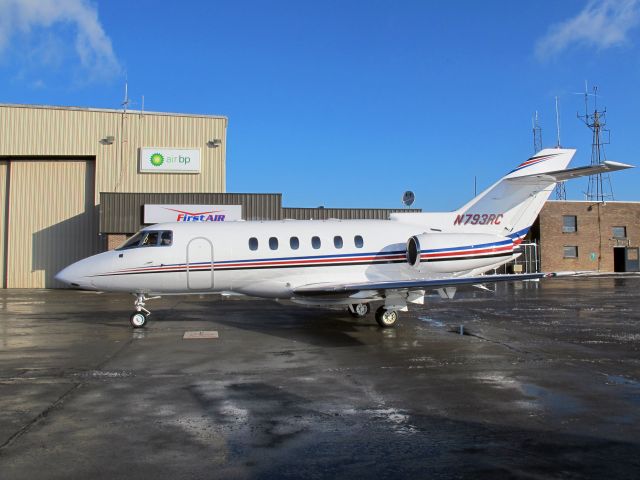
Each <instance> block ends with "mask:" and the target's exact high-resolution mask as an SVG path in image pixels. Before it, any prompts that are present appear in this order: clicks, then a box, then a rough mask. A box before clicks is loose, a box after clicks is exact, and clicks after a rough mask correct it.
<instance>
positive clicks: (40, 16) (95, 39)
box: [0, 0, 122, 80]
mask: <svg viewBox="0 0 640 480" xmlns="http://www.w3.org/2000/svg"><path fill="white" fill-rule="evenodd" d="M69 31H73V36H74V37H75V38H74V41H73V46H71V45H70V44H69V42H68V39H67V38H64V35H65V33H66V34H67V35H68V32H69ZM43 33H44V34H43ZM9 55H12V56H16V57H21V58H27V59H29V58H31V59H33V58H37V59H39V61H40V62H42V63H44V64H51V63H55V64H57V65H58V66H59V65H60V63H61V59H62V58H67V57H72V58H75V62H76V63H77V62H79V66H80V67H81V69H82V71H83V77H84V78H87V77H88V78H90V79H92V80H97V79H104V78H108V77H113V76H115V75H119V74H120V73H121V71H122V68H121V66H120V63H119V62H118V59H117V58H116V55H115V53H114V51H113V47H112V45H111V40H110V39H109V37H108V36H107V34H106V33H105V31H104V29H103V28H102V25H101V24H100V21H99V19H98V11H97V8H96V7H95V6H94V5H93V4H91V3H89V2H88V1H87V0H0V57H3V56H9ZM52 59H56V61H55V62H52Z"/></svg>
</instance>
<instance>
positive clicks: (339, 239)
mask: <svg viewBox="0 0 640 480" xmlns="http://www.w3.org/2000/svg"><path fill="white" fill-rule="evenodd" d="M333 245H334V246H335V247H336V248H342V237H340V236H338V235H336V236H335V237H333Z"/></svg>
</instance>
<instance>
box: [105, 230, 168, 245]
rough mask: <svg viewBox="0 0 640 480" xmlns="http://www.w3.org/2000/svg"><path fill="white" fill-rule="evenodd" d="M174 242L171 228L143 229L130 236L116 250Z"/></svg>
mask: <svg viewBox="0 0 640 480" xmlns="http://www.w3.org/2000/svg"><path fill="white" fill-rule="evenodd" d="M172 243H173V232H172V231H171V230H142V231H140V232H138V233H136V234H135V235H134V236H133V237H131V238H129V239H128V240H127V241H126V242H124V243H123V244H122V245H120V246H119V247H118V248H116V250H127V249H130V248H138V247H168V246H171V244H172Z"/></svg>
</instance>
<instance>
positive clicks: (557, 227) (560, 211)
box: [531, 201, 640, 272]
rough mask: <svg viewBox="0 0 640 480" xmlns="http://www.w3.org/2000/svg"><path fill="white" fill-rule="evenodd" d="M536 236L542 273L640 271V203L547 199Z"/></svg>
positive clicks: (539, 218) (533, 232)
mask: <svg viewBox="0 0 640 480" xmlns="http://www.w3.org/2000/svg"><path fill="white" fill-rule="evenodd" d="M531 234H532V238H533V239H535V240H536V241H537V243H538V244H539V245H540V262H541V264H540V268H541V270H542V271H547V272H551V271H563V270H565V271H566V270H597V271H601V272H637V271H640V265H639V262H638V247H639V246H640V202H605V203H598V202H592V201H548V202H547V203H546V204H545V206H544V207H543V209H542V211H541V212H540V216H539V217H538V220H537V221H536V223H535V224H534V227H533V229H532V232H531Z"/></svg>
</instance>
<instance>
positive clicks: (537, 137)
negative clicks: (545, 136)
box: [531, 110, 542, 154]
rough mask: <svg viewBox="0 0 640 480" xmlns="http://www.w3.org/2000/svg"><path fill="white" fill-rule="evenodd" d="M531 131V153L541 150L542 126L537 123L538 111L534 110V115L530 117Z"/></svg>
mask: <svg viewBox="0 0 640 480" xmlns="http://www.w3.org/2000/svg"><path fill="white" fill-rule="evenodd" d="M531 126H532V129H531V131H532V132H533V153H534V154H536V153H538V152H539V151H540V150H542V128H540V124H539V123H538V111H537V110H536V114H535V116H534V117H533V118H532V119H531Z"/></svg>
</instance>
